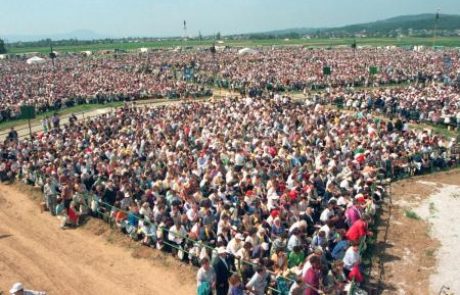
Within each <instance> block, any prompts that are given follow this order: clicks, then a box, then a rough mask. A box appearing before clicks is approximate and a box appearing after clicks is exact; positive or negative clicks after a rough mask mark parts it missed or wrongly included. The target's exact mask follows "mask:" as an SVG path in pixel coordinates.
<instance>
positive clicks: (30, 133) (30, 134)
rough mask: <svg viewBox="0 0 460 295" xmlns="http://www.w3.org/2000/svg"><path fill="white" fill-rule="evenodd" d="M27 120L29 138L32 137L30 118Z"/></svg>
mask: <svg viewBox="0 0 460 295" xmlns="http://www.w3.org/2000/svg"><path fill="white" fill-rule="evenodd" d="M27 122H28V124H29V136H30V139H32V126H30V118H29V119H27Z"/></svg>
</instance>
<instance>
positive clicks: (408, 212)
mask: <svg viewBox="0 0 460 295" xmlns="http://www.w3.org/2000/svg"><path fill="white" fill-rule="evenodd" d="M404 215H405V216H406V217H407V218H410V219H414V220H420V219H421V218H420V216H418V215H417V213H415V212H414V211H412V210H405V211H404Z"/></svg>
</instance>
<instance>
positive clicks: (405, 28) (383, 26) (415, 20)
mask: <svg viewBox="0 0 460 295" xmlns="http://www.w3.org/2000/svg"><path fill="white" fill-rule="evenodd" d="M435 19H436V15H435V14H434V13H433V14H429V13H426V14H418V15H404V16H397V17H392V18H389V19H385V20H379V21H375V22H369V23H362V24H354V25H347V26H343V27H335V28H291V29H284V30H275V31H269V32H261V33H253V34H244V35H240V37H243V38H244V37H248V38H257V37H264V36H265V37H275V38H282V37H296V36H297V37H300V36H303V35H312V36H317V37H318V36H323V37H324V36H351V35H355V34H366V35H369V36H389V35H395V34H398V33H403V34H412V35H423V34H428V33H429V32H431V31H432V30H433V28H434V23H435ZM436 29H437V31H438V32H439V33H440V34H447V35H449V34H455V30H460V15H449V14H440V15H439V19H438V20H437V24H436Z"/></svg>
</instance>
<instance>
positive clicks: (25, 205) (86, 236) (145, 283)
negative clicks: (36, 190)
mask: <svg viewBox="0 0 460 295" xmlns="http://www.w3.org/2000/svg"><path fill="white" fill-rule="evenodd" d="M19 189H20V191H19V190H18V187H17V186H5V185H0V291H4V292H5V293H8V290H9V288H10V286H11V285H12V284H13V283H14V282H16V281H21V282H22V283H23V284H25V286H26V287H28V288H30V289H35V290H46V291H48V294H52V295H53V294H68V295H71V294H124V295H125V294H149V295H152V294H159V295H162V294H178V295H181V294H184V295H185V294H187V295H189V294H194V293H195V292H196V291H195V283H194V279H193V277H194V272H193V271H192V269H190V268H188V267H187V266H185V265H181V264H180V262H176V261H175V260H174V259H173V258H171V257H164V255H163V254H161V253H158V252H157V251H156V250H153V249H148V248H147V247H141V246H138V245H137V244H134V243H133V242H131V241H127V240H126V237H124V236H122V235H118V234H115V235H113V231H112V230H110V229H109V228H108V226H107V225H105V224H102V222H101V221H99V220H90V222H89V223H88V224H87V225H85V226H84V227H83V228H78V229H70V230H61V229H59V226H58V220H57V219H56V218H55V217H52V216H51V215H49V214H48V213H40V210H39V207H38V205H37V202H36V201H34V200H32V199H31V198H30V195H31V194H33V192H32V190H31V189H30V190H29V189H27V188H24V186H20V187H19ZM107 237H108V238H109V239H107ZM120 239H124V241H123V242H122V243H121V244H123V245H121V244H120V243H119V242H114V240H120ZM127 246H128V247H129V248H130V249H127ZM139 258H140V259H139ZM180 268H183V271H182V270H181V269H180Z"/></svg>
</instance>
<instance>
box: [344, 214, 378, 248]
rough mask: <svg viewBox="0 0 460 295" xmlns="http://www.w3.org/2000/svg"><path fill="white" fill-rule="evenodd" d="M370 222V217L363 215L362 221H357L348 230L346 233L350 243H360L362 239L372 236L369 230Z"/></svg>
mask: <svg viewBox="0 0 460 295" xmlns="http://www.w3.org/2000/svg"><path fill="white" fill-rule="evenodd" d="M369 220H370V217H369V215H367V214H363V215H362V216H361V219H359V220H357V221H356V222H355V223H353V225H352V226H351V227H350V228H349V229H348V231H347V233H346V238H347V240H349V241H359V240H360V239H361V238H363V237H365V236H366V235H367V236H372V232H370V231H369V230H368V229H367V225H368V222H369Z"/></svg>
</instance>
